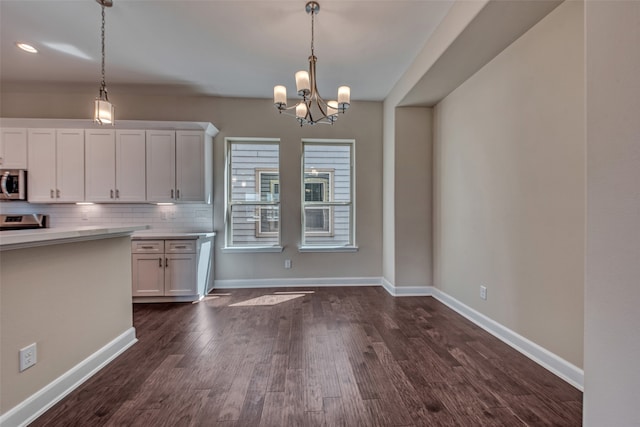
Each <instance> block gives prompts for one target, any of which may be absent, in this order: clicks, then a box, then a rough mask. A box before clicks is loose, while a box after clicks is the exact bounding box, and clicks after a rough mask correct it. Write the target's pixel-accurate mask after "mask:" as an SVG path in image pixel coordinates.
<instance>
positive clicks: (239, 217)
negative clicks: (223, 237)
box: [229, 205, 280, 246]
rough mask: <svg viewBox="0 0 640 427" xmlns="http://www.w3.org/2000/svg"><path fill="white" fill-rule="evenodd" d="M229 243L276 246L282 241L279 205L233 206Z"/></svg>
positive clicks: (233, 244) (234, 244) (235, 244)
mask: <svg viewBox="0 0 640 427" xmlns="http://www.w3.org/2000/svg"><path fill="white" fill-rule="evenodd" d="M230 216H231V230H230V233H229V245H232V246H276V245H278V244H279V243H280V239H279V237H278V231H279V230H280V208H279V206H277V205H276V206H257V205H233V206H231V215H230Z"/></svg>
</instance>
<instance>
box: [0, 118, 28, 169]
mask: <svg viewBox="0 0 640 427" xmlns="http://www.w3.org/2000/svg"><path fill="white" fill-rule="evenodd" d="M27 157H28V156H27V130H26V129H23V128H3V129H0V168H2V169H27Z"/></svg>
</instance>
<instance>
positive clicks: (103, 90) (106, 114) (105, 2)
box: [93, 0, 115, 125]
mask: <svg viewBox="0 0 640 427" xmlns="http://www.w3.org/2000/svg"><path fill="white" fill-rule="evenodd" d="M96 2H98V3H99V4H100V5H101V6H102V33H101V38H102V82H100V93H99V94H98V97H97V98H96V99H95V102H94V113H93V121H94V122H96V123H99V124H101V125H108V124H111V125H113V122H114V120H115V117H114V112H115V109H114V107H113V104H112V103H111V102H109V95H108V94H107V84H106V83H105V80H104V8H105V7H111V6H113V0H96Z"/></svg>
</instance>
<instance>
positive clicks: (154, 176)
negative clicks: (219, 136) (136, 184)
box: [147, 130, 213, 203]
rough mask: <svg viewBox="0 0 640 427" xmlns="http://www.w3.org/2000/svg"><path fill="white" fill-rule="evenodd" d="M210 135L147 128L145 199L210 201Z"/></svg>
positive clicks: (153, 200) (211, 179)
mask: <svg viewBox="0 0 640 427" xmlns="http://www.w3.org/2000/svg"><path fill="white" fill-rule="evenodd" d="M211 157H212V137H211V136H209V135H206V134H205V132H204V131H187V130H178V131H175V132H174V131H147V201H150V202H174V203H176V202H178V203H179V202H199V203H211V197H212V196H211V194H212V181H213V177H212V167H211V164H212V158H211Z"/></svg>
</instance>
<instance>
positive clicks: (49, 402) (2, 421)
mask: <svg viewBox="0 0 640 427" xmlns="http://www.w3.org/2000/svg"><path fill="white" fill-rule="evenodd" d="M137 341H138V340H137V339H136V330H135V328H133V327H131V328H129V329H127V330H126V331H125V332H123V333H122V334H121V335H120V336H118V337H117V338H115V339H114V340H113V341H111V342H110V343H108V344H107V345H105V346H104V347H102V348H101V349H100V350H98V351H96V352H95V353H93V354H92V355H91V356H89V357H87V358H86V359H85V360H83V361H82V362H80V363H79V364H77V365H76V366H74V367H73V368H71V369H70V370H69V371H67V372H65V373H64V374H62V375H61V376H60V377H58V378H57V379H55V380H54V381H52V382H51V383H49V384H48V385H46V386H45V387H43V388H42V389H40V390H39V391H38V392H36V393H35V394H33V395H31V396H30V397H28V398H27V399H25V400H24V401H22V402H21V403H20V404H18V405H17V406H16V407H14V408H12V409H11V410H10V411H7V412H6V413H4V414H2V416H0V426H6V427H22V426H26V425H28V424H29V423H31V422H33V421H34V420H35V419H36V418H38V417H39V416H40V415H42V414H43V413H44V412H45V411H47V410H48V409H49V408H51V407H52V406H53V405H55V404H56V403H58V402H59V401H60V400H61V399H62V398H63V397H65V396H66V395H67V394H69V393H71V392H72V391H73V390H75V389H76V388H77V387H79V386H80V385H81V384H82V383H84V382H85V381H86V380H88V379H89V378H91V377H92V376H93V375H94V374H95V373H96V372H98V371H99V370H100V369H102V368H103V367H104V366H106V365H107V364H108V363H109V362H111V361H112V360H113V359H115V358H116V357H118V356H119V355H120V354H122V353H123V352H124V351H125V350H126V349H128V348H129V347H131V346H132V345H133V344H135V343H136V342H137Z"/></svg>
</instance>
